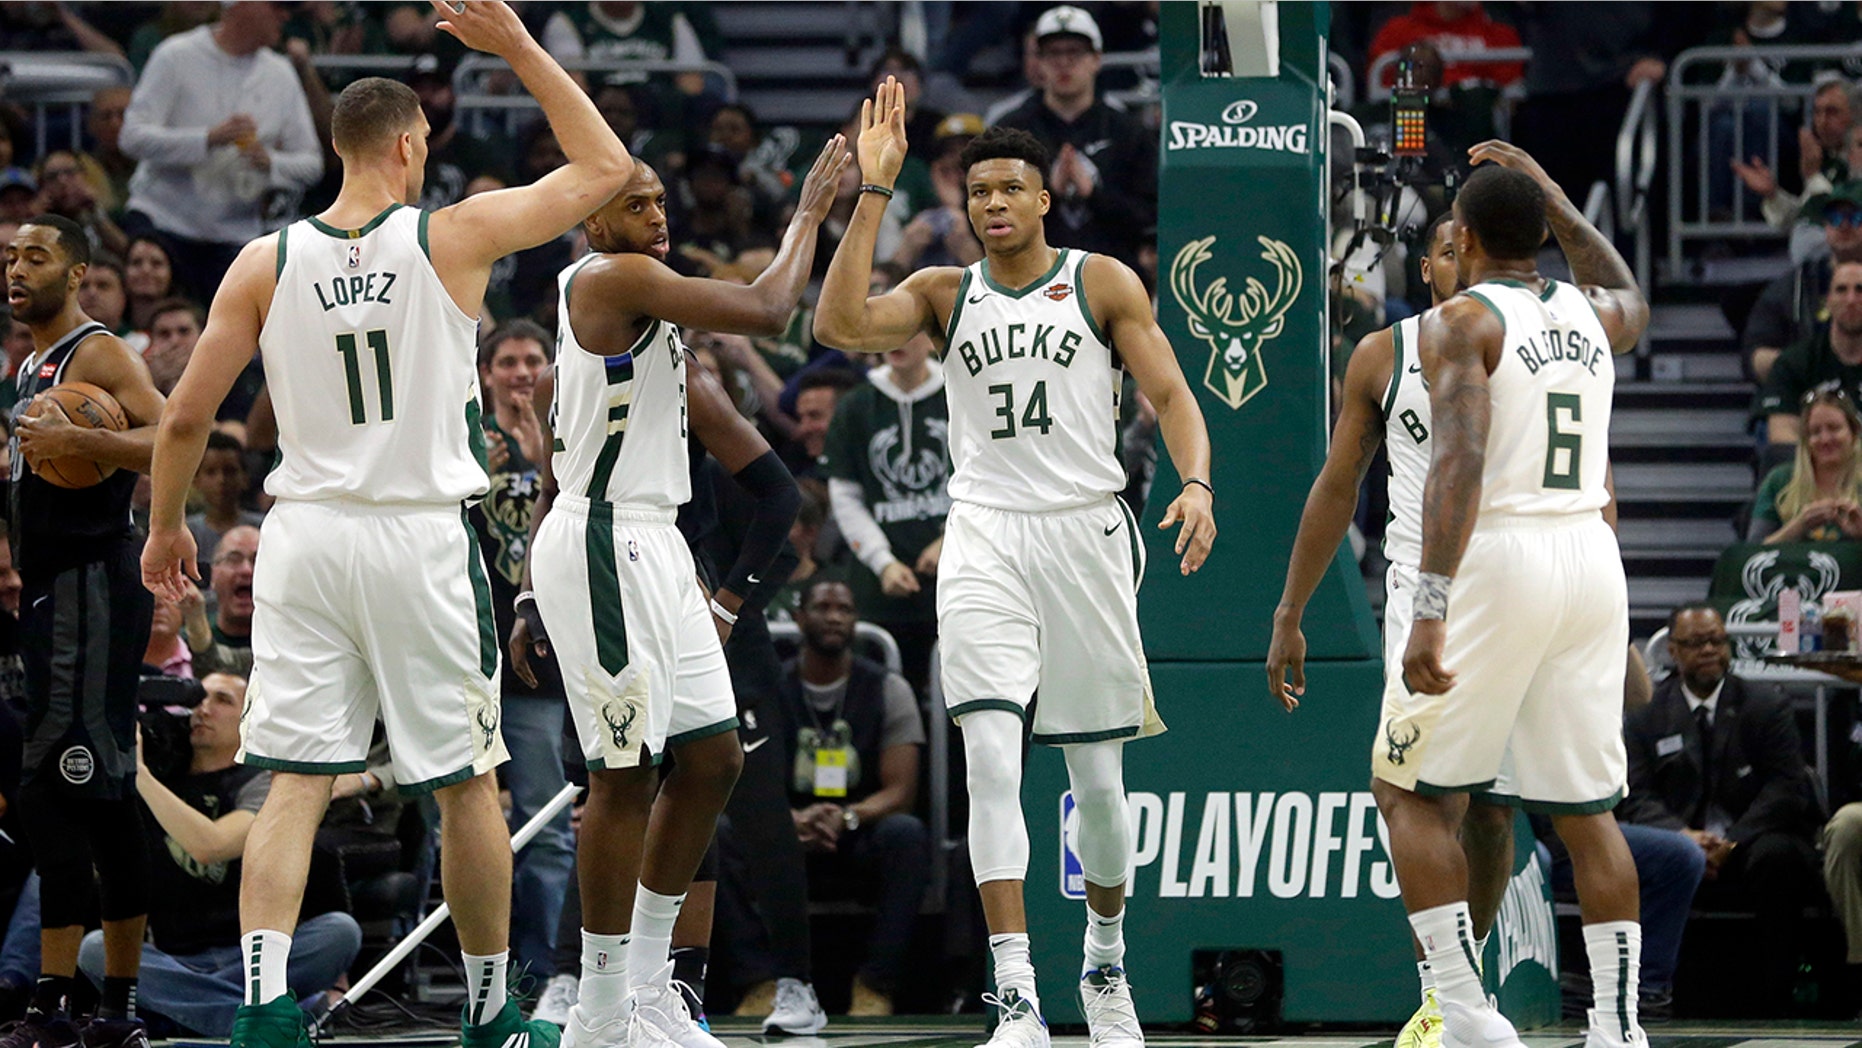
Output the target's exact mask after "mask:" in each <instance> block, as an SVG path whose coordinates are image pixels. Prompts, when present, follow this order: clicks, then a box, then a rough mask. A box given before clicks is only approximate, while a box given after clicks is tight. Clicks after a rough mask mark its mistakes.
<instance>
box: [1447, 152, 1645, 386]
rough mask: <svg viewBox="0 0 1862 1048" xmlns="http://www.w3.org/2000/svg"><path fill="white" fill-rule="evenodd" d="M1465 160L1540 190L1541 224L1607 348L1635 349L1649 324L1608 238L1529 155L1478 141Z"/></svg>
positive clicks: (1631, 274) (1629, 275)
mask: <svg viewBox="0 0 1862 1048" xmlns="http://www.w3.org/2000/svg"><path fill="white" fill-rule="evenodd" d="M1468 159H1469V160H1470V161H1472V162H1473V163H1476V164H1479V163H1483V162H1486V161H1492V162H1493V163H1496V164H1499V165H1501V166H1502V167H1510V168H1512V169H1514V170H1515V171H1522V172H1524V173H1526V174H1528V175H1531V176H1532V178H1533V179H1534V180H1535V181H1537V182H1538V183H1539V185H1540V187H1541V188H1543V189H1544V190H1545V220H1546V223H1547V224H1548V225H1550V226H1551V227H1552V235H1553V236H1555V237H1557V238H1558V246H1559V247H1560V248H1562V249H1564V252H1565V260H1566V261H1567V262H1569V263H1571V279H1572V280H1573V281H1574V282H1576V283H1577V284H1578V286H1580V287H1582V288H1583V289H1584V294H1585V295H1586V296H1588V297H1589V298H1590V301H1591V305H1592V306H1593V307H1595V308H1596V310H1597V319H1599V320H1601V321H1603V329H1604V331H1605V332H1606V333H1608V334H1609V336H1610V349H1611V350H1613V351H1614V352H1616V353H1618V354H1622V353H1627V352H1629V351H1630V350H1632V349H1634V348H1636V343H1637V342H1639V341H1641V339H1642V332H1643V331H1644V330H1646V329H1647V328H1648V326H1649V303H1648V300H1647V299H1646V298H1644V297H1643V295H1642V289H1641V288H1639V287H1637V286H1636V274H1635V272H1634V271H1633V270H1631V269H1630V268H1629V263H1628V262H1625V261H1624V260H1623V256H1622V254H1621V253H1620V252H1618V251H1617V250H1616V245H1615V244H1612V243H1611V242H1610V238H1609V237H1606V236H1604V235H1603V233H1602V231H1600V230H1599V229H1598V228H1597V227H1596V226H1593V225H1591V224H1590V222H1589V221H1588V220H1587V219H1585V217H1584V212H1583V211H1580V210H1579V209H1578V206H1577V205H1576V204H1574V203H1572V202H1571V198H1570V197H1569V196H1566V195H1565V191H1564V190H1563V189H1562V188H1560V187H1559V185H1558V183H1556V182H1554V181H1552V177H1551V176H1550V175H1548V174H1546V173H1545V169H1544V168H1542V167H1540V166H1539V163H1538V161H1536V160H1534V159H1532V156H1531V154H1529V153H1527V152H1526V151H1525V150H1523V149H1521V148H1519V147H1518V146H1516V145H1512V144H1511V143H1508V142H1501V141H1499V140H1497V139H1496V140H1493V141H1488V142H1482V143H1481V144H1479V145H1477V146H1474V147H1473V148H1471V149H1469V150H1468Z"/></svg>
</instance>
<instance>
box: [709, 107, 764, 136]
mask: <svg viewBox="0 0 1862 1048" xmlns="http://www.w3.org/2000/svg"><path fill="white" fill-rule="evenodd" d="M719 113H736V114H738V115H740V116H742V117H743V118H744V123H747V124H749V125H750V132H751V133H752V134H755V133H756V129H757V122H756V110H754V109H751V108H750V107H749V106H748V105H745V104H744V103H742V102H726V103H724V104H723V105H721V106H719V107H717V108H716V109H713V110H712V111H711V116H710V117H709V118H707V119H706V121H705V123H706V124H707V125H708V124H710V123H711V121H712V120H716V119H717V118H718V114H719Z"/></svg>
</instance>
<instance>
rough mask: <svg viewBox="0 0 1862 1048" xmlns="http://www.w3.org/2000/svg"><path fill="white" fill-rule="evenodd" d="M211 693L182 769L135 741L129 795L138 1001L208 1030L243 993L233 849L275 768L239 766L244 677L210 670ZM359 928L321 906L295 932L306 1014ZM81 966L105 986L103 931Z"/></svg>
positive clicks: (91, 941)
mask: <svg viewBox="0 0 1862 1048" xmlns="http://www.w3.org/2000/svg"><path fill="white" fill-rule="evenodd" d="M201 685H202V686H203V687H204V688H205V689H206V691H207V697H206V698H205V699H203V700H201V703H200V705H199V706H196V707H195V708H194V713H193V715H192V718H191V724H190V731H189V739H188V741H189V748H190V750H191V753H190V755H189V758H188V764H187V770H186V771H185V773H183V774H180V775H177V776H172V777H169V778H168V779H167V781H163V779H160V778H157V777H156V776H155V775H153V774H150V772H149V769H148V767H147V766H146V765H145V764H144V763H143V747H142V746H141V745H138V746H137V747H136V771H137V775H136V792H138V793H140V794H141V795H142V802H143V805H144V806H145V807H146V808H147V809H148V815H149V816H152V818H145V819H144V820H143V822H144V825H145V826H146V827H147V828H148V833H149V851H150V854H151V855H153V856H154V861H153V862H152V863H151V864H150V876H151V878H152V882H153V883H152V884H151V885H150V892H149V933H150V938H151V939H153V940H154V941H153V943H152V944H146V945H144V946H143V947H142V982H141V985H140V987H139V991H140V992H139V994H138V997H137V1005H138V1007H139V1008H140V1009H141V1010H143V1011H145V1012H152V1013H154V1014H157V1015H161V1016H163V1017H165V1018H167V1019H169V1020H171V1021H173V1022H174V1023H175V1024H176V1025H178V1026H181V1027H182V1028H184V1029H186V1030H188V1031H190V1032H192V1033H196V1034H200V1035H203V1036H208V1037H225V1036H227V1035H228V1034H230V1033H232V1032H233V1013H234V1012H236V1011H238V1009H239V1005H240V1004H241V1002H243V1001H244V1000H245V962H244V960H243V959H242V958H241V955H240V948H239V886H240V885H239V874H240V854H241V853H242V852H244V851H245V847H246V835H247V834H249V833H250V832H251V831H252V824H253V822H254V821H255V819H256V818H257V815H258V810H259V806H260V805H261V804H263V803H264V801H265V794H266V792H267V791H268V790H269V789H270V787H271V773H270V772H267V771H261V770H260V769H258V768H253V767H250V766H247V765H244V764H239V763H236V761H235V760H234V757H235V755H236V754H237V753H238V752H239V718H240V714H241V712H242V711H243V710H244V709H245V703H246V681H245V679H244V678H242V677H237V676H233V675H231V674H225V673H215V674H210V675H208V676H207V677H205V678H203V679H202V681H201ZM361 948H362V929H361V927H360V926H359V925H357V924H356V921H355V918H353V917H351V916H349V915H348V914H346V913H326V914H321V915H319V916H315V917H311V918H310V919H308V920H306V921H304V922H303V923H301V924H299V925H298V926H297V931H296V932H295V933H294V934H293V935H292V938H291V960H290V979H289V981H290V986H291V990H292V992H293V993H294V994H296V995H297V998H298V1000H299V1002H300V1006H301V1007H303V1008H304V1009H305V1010H306V1011H309V1012H311V1014H313V1015H320V1014H321V1013H322V1012H323V1011H325V1010H327V1009H328V1008H329V1003H330V1002H329V999H328V998H327V997H326V995H325V991H327V990H328V989H329V988H330V987H332V986H334V985H335V984H336V982H337V981H338V980H339V979H341V978H342V977H343V975H344V973H345V972H347V971H348V970H349V966H350V965H351V964H352V963H354V962H355V959H356V954H357V952H358V951H360V950H361ZM78 967H79V968H80V969H82V970H83V972H84V974H85V975H87V976H89V977H90V980H91V981H92V982H94V983H96V984H97V985H99V986H101V985H103V974H104V973H103V932H101V931H96V932H92V933H90V934H89V935H87V936H85V938H84V944H83V946H82V947H81V948H80V950H79V953H78Z"/></svg>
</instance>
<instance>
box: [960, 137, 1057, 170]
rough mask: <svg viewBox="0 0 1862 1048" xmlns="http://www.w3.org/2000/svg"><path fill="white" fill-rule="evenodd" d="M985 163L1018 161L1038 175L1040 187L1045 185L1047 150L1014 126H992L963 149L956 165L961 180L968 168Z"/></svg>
mask: <svg viewBox="0 0 1862 1048" xmlns="http://www.w3.org/2000/svg"><path fill="white" fill-rule="evenodd" d="M985 160H1022V161H1026V162H1027V164H1028V166H1029V167H1032V168H1034V170H1035V173H1036V174H1038V175H1040V176H1041V181H1042V183H1043V184H1045V183H1046V182H1047V166H1048V164H1049V162H1050V158H1049V156H1048V152H1047V147H1046V146H1044V145H1042V144H1041V140H1040V139H1038V138H1036V137H1034V136H1033V135H1031V134H1029V133H1028V132H1026V131H1023V130H1022V129H1020V128H1018V127H992V128H990V129H989V130H987V131H984V132H983V133H982V134H980V135H977V136H976V137H975V138H972V139H970V144H969V145H967V146H964V147H963V152H961V153H959V154H957V166H959V167H961V168H963V174H964V177H966V178H967V177H969V174H970V169H971V168H972V167H975V166H976V165H978V164H980V163H982V162H983V161H985Z"/></svg>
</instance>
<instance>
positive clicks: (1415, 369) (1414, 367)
mask: <svg viewBox="0 0 1862 1048" xmlns="http://www.w3.org/2000/svg"><path fill="white" fill-rule="evenodd" d="M1409 373H1410V374H1412V375H1420V374H1422V365H1421V364H1411V365H1410V366H1409Z"/></svg>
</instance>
